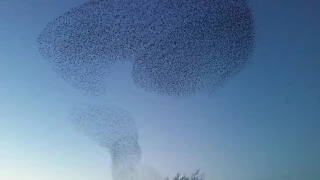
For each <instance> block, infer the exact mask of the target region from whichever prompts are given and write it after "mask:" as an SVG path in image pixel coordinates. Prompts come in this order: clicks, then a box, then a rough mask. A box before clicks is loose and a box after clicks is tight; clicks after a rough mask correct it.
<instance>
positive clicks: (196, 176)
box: [165, 170, 203, 180]
mask: <svg viewBox="0 0 320 180" xmlns="http://www.w3.org/2000/svg"><path fill="white" fill-rule="evenodd" d="M165 180H169V178H168V177H167V178H166V179H165ZM172 180H203V173H201V174H200V170H197V171H196V172H195V173H193V174H191V175H190V176H187V175H183V176H181V174H180V173H178V174H177V175H176V176H175V177H174V178H173V179H172Z"/></svg>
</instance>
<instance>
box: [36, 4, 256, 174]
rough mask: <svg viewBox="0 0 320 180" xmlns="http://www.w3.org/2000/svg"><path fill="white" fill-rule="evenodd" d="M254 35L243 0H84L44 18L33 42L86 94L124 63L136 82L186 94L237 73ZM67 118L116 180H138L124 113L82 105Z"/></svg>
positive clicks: (130, 125) (133, 132) (133, 134)
mask: <svg viewBox="0 0 320 180" xmlns="http://www.w3.org/2000/svg"><path fill="white" fill-rule="evenodd" d="M254 32H255V28H254V20H253V17H252V13H251V9H250V6H249V3H248V2H247V0H90V1H88V2H86V3H84V4H82V5H80V6H78V7H75V8H72V9H71V10H70V11H68V12H66V13H64V14H63V15H61V16H59V17H58V18H56V19H55V20H53V21H52V22H50V23H48V25H47V27H46V28H45V29H44V30H43V31H42V33H41V34H40V35H39V38H38V44H39V51H40V54H41V55H42V56H43V58H44V59H45V60H46V61H47V62H48V63H49V64H50V65H51V67H52V69H53V70H54V71H56V72H57V73H58V74H59V75H60V77H61V78H63V79H64V80H65V81H66V82H68V83H69V84H70V85H72V86H73V87H75V88H77V89H80V90H82V91H83V92H84V93H86V94H94V95H101V94H104V93H107V92H106V89H107V88H106V87H107V86H108V83H107V82H108V81H107V80H108V75H109V74H110V69H111V68H112V66H113V65H114V64H115V63H119V62H124V61H129V62H131V63H132V65H133V70H132V79H133V81H134V83H135V84H136V86H137V87H139V88H142V89H144V90H145V91H146V92H155V93H158V94H160V95H165V96H171V97H187V96H188V95H191V94H196V93H201V92H204V93H209V94H210V93H212V92H214V91H215V90H217V89H219V88H221V87H222V86H223V85H224V84H225V83H226V82H227V80H228V79H230V78H231V77H233V76H234V75H236V74H237V73H238V72H240V71H241V70H242V69H243V68H244V67H245V65H246V64H247V63H248V62H249V59H250V57H251V55H252V52H253V48H254V38H255V33H254ZM70 119H71V121H72V123H73V124H74V125H75V127H77V129H78V130H80V131H81V132H83V133H84V134H85V135H87V136H89V137H90V138H92V139H93V140H95V141H97V142H98V143H99V144H100V145H101V146H102V147H105V148H107V149H108V150H109V152H110V154H111V156H112V163H113V166H112V167H113V177H114V179H115V180H130V179H136V178H137V176H136V175H137V173H136V172H137V170H136V169H137V166H138V165H139V163H140V159H141V149H140V147H139V144H138V139H139V138H138V130H137V127H136V125H135V122H134V120H133V118H132V117H131V116H130V114H129V113H128V112H126V111H125V110H122V109H121V108H116V107H110V106H106V105H94V104H85V103H84V104H81V105H77V106H75V107H74V108H73V109H72V111H71V113H70Z"/></svg>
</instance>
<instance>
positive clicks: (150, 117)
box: [0, 0, 320, 180]
mask: <svg viewBox="0 0 320 180" xmlns="http://www.w3.org/2000/svg"><path fill="white" fill-rule="evenodd" d="M82 2H84V0H0V180H43V179H45V180H89V179H90V180H92V179H94V180H111V172H110V156H109V154H108V152H106V150H104V149H103V148H101V147H100V146H98V144H97V143H95V142H92V141H90V140H89V139H88V138H86V137H85V136H83V135H82V134H79V133H77V132H76V131H74V128H73V127H72V126H71V125H70V122H69V121H68V118H67V115H68V111H69V109H70V107H71V106H72V105H74V104H76V103H77V102H86V101H91V102H104V103H107V104H110V105H115V106H119V107H121V108H123V109H125V110H127V111H129V112H130V113H131V115H132V116H133V117H134V118H135V120H136V122H137V125H138V128H139V133H140V145H141V148H142V151H143V154H142V156H143V162H144V163H146V164H149V165H152V166H153V167H154V168H156V169H157V170H158V171H160V172H161V173H163V174H164V175H173V174H175V173H176V172H188V173H189V172H192V171H194V170H196V169H197V168H200V169H201V170H202V171H203V172H204V173H205V175H206V176H205V177H206V180H211V179H215V180H235V179H237V180H254V179H256V180H258V179H265V180H267V179H268V180H269V179H270V180H276V179H279V180H280V179H285V178H287V179H304V180H316V179H317V180H318V179H320V175H319V174H320V153H319V152H320V50H319V49H320V23H319V19H320V1H318V0H290V1H285V0H252V7H253V14H254V17H255V20H256V25H257V41H256V48H255V52H254V55H253V57H252V59H251V60H252V63H251V64H249V65H248V67H247V68H246V69H245V70H244V71H242V72H241V73H240V74H238V75H237V76H236V77H235V78H233V79H231V81H229V83H228V84H227V85H226V86H225V87H224V88H223V89H221V90H220V91H218V92H216V93H215V94H214V95H213V96H212V97H210V98H209V97H207V96H206V95H194V96H191V97H190V98H186V99H181V100H176V99H171V98H168V97H163V96H158V95H156V94H152V93H151V94H150V93H146V92H144V91H143V90H142V89H139V88H137V87H136V86H135V85H134V83H133V80H132V78H131V67H130V64H122V65H118V66H116V67H115V68H114V69H113V71H112V74H111V76H110V79H109V80H110V86H109V94H108V95H107V96H106V97H103V98H99V99H92V98H91V97H86V96H84V95H83V94H82V93H81V92H80V91H78V90H76V89H74V88H72V87H71V86H70V85H69V84H67V83H66V82H64V81H63V80H62V79H61V78H60V77H59V76H58V75H57V74H55V72H53V71H51V69H50V66H49V65H47V64H46V63H45V61H44V60H43V59H41V57H40V54H39V53H38V49H37V41H36V39H37V37H38V35H39V33H40V32H41V30H42V29H43V28H44V27H45V26H46V24H47V23H48V22H49V21H51V20H52V19H53V18H55V17H57V16H59V15H60V14H61V13H63V12H65V11H67V10H68V9H69V8H71V7H73V6H76V5H79V4H81V3H82Z"/></svg>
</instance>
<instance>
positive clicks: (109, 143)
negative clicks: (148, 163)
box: [70, 103, 141, 180]
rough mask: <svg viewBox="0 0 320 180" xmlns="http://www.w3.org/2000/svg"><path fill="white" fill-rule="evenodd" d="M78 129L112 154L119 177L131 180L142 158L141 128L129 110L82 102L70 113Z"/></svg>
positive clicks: (114, 167) (116, 176) (119, 178)
mask: <svg viewBox="0 0 320 180" xmlns="http://www.w3.org/2000/svg"><path fill="white" fill-rule="evenodd" d="M70 119H71V122H72V124H73V125H74V126H75V127H76V129H77V130H78V131H80V132H82V133H84V134H85V135H87V136H88V137H90V138H91V139H92V140H94V141H96V142H98V143H99V144H100V145H101V146H102V147H105V148H106V149H107V150H108V151H109V152H110V154H111V159H112V173H113V177H114V179H115V180H130V179H133V178H134V177H135V175H136V169H137V167H138V165H139V163H140V160H141V149H140V146H139V144H138V140H139V138H138V130H137V127H136V124H135V122H134V120H133V118H132V117H131V116H130V115H129V113H128V112H126V111H124V110H122V109H120V108H117V107H111V106H107V105H94V104H88V103H83V104H78V105H76V106H74V107H73V108H72V110H71V112H70Z"/></svg>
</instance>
